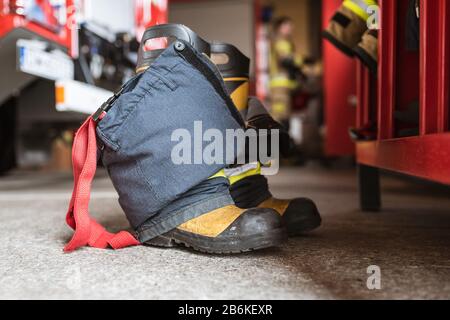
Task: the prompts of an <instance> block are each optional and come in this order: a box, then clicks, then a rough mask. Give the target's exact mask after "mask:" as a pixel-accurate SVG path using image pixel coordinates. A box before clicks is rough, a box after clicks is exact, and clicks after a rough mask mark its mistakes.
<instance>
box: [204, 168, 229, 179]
mask: <svg viewBox="0 0 450 320" xmlns="http://www.w3.org/2000/svg"><path fill="white" fill-rule="evenodd" d="M214 178H228V177H227V175H226V174H225V171H224V170H223V169H222V170H220V171H219V172H217V173H216V174H215V175H213V176H211V177H209V178H208V180H210V179H214Z"/></svg>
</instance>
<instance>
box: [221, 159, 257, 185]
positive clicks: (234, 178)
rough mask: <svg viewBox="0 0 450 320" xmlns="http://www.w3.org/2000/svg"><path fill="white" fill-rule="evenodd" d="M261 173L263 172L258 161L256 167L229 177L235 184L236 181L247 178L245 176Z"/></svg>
mask: <svg viewBox="0 0 450 320" xmlns="http://www.w3.org/2000/svg"><path fill="white" fill-rule="evenodd" d="M260 174H261V164H260V163H259V162H258V165H257V167H256V168H254V169H251V170H248V171H246V172H243V173H241V174H238V175H232V176H229V177H228V179H229V180H230V184H231V185H233V184H235V183H236V182H239V181H241V180H242V179H245V178H247V177H251V176H256V175H260Z"/></svg>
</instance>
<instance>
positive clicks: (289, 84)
mask: <svg viewBox="0 0 450 320" xmlns="http://www.w3.org/2000/svg"><path fill="white" fill-rule="evenodd" d="M270 87H271V88H289V89H295V88H297V82H296V81H294V80H290V79H286V78H281V77H279V78H278V77H277V78H273V79H272V80H270Z"/></svg>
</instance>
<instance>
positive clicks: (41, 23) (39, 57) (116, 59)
mask: <svg viewBox="0 0 450 320" xmlns="http://www.w3.org/2000/svg"><path fill="white" fill-rule="evenodd" d="M167 2H168V1H167V0H0V173H4V172H7V171H8V170H10V169H12V168H14V167H17V166H18V167H23V168H29V167H32V168H33V167H37V168H42V167H46V166H48V164H49V163H50V162H52V161H54V160H55V158H56V160H58V158H61V156H62V158H64V159H66V161H67V158H68V157H67V156H65V155H64V153H67V152H68V153H70V144H71V139H72V137H73V132H74V131H75V129H76V128H77V127H78V126H79V124H80V122H81V121H82V120H83V119H84V118H85V117H86V114H90V113H92V112H94V111H95V110H96V109H97V108H98V106H99V105H100V104H101V103H102V102H103V101H104V100H106V99H107V98H108V97H109V96H111V95H112V91H114V90H116V89H117V88H118V87H119V86H120V85H121V84H122V83H123V82H125V81H126V80H127V79H129V78H130V77H131V76H133V72H134V68H135V65H136V60H137V51H138V47H139V43H138V40H139V39H140V38H141V36H142V34H143V32H144V30H145V29H146V28H148V27H150V26H152V25H156V24H162V23H166V22H167ZM69 162H70V160H69Z"/></svg>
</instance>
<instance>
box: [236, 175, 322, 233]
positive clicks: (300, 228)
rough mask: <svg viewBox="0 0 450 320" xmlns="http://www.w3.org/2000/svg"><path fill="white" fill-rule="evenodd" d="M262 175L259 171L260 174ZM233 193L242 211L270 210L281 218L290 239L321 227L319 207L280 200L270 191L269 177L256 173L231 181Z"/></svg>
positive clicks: (297, 200) (300, 200) (303, 201)
mask: <svg viewBox="0 0 450 320" xmlns="http://www.w3.org/2000/svg"><path fill="white" fill-rule="evenodd" d="M259 172H260V171H259ZM230 193H231V196H232V197H233V200H234V202H235V203H236V205H237V206H238V207H240V208H253V207H258V208H271V209H274V210H276V211H277V212H278V213H279V214H280V215H281V217H282V219H283V222H284V224H285V226H286V228H287V232H288V236H291V237H292V236H298V235H301V234H304V233H306V232H310V231H313V230H315V229H317V228H318V227H320V225H321V223H322V219H321V217H320V213H319V210H318V209H317V206H316V204H315V203H314V202H313V201H312V200H311V199H308V198H295V199H290V200H281V199H277V198H274V197H273V196H272V194H271V193H270V191H269V186H268V182H267V178H266V177H264V176H263V175H261V174H259V173H258V170H254V172H252V173H248V172H247V173H246V175H241V177H240V176H234V177H232V178H231V187H230Z"/></svg>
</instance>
